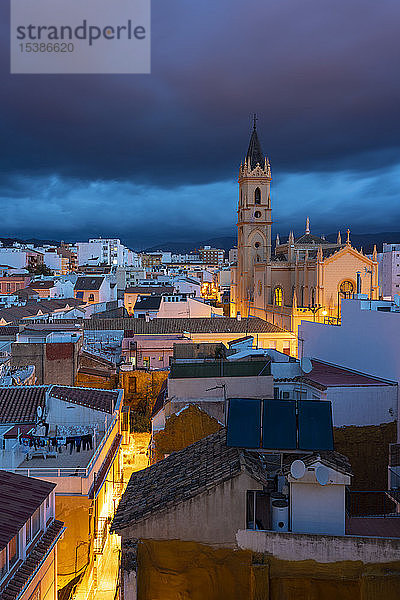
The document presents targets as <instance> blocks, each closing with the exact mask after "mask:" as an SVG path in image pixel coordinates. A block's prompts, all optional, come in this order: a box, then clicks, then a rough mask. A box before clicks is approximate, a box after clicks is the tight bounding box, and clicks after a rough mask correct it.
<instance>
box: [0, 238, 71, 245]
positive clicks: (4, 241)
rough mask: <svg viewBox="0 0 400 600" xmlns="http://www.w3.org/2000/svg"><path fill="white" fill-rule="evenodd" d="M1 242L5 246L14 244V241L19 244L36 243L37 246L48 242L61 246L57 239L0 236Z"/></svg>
mask: <svg viewBox="0 0 400 600" xmlns="http://www.w3.org/2000/svg"><path fill="white" fill-rule="evenodd" d="M0 242H1V243H2V244H3V246H7V247H9V246H12V245H13V244H14V242H18V243H19V244H34V245H35V246H43V244H48V245H49V246H61V242H59V241H57V240H37V239H34V238H32V239H30V240H21V239H20V238H3V237H0Z"/></svg>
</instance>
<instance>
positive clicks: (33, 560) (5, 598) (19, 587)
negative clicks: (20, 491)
mask: <svg viewBox="0 0 400 600" xmlns="http://www.w3.org/2000/svg"><path fill="white" fill-rule="evenodd" d="M63 526H64V523H62V522H61V521H53V523H52V524H51V525H50V526H49V527H48V528H47V529H46V531H45V532H44V533H43V535H42V536H41V537H40V538H39V540H38V541H37V542H36V543H35V545H34V547H33V548H32V549H31V550H30V552H29V555H28V556H27V558H26V559H25V561H24V562H23V563H22V564H21V566H20V567H19V569H17V571H16V572H15V574H14V575H13V576H12V578H11V579H10V581H9V582H8V584H7V585H6V587H5V588H4V590H3V591H2V592H1V593H0V598H1V600H16V598H18V597H19V596H20V594H21V592H23V591H24V588H26V586H27V585H28V584H29V583H30V579H31V578H32V577H33V576H34V574H35V571H37V569H38V567H39V566H40V565H41V564H42V563H43V561H44V559H45V558H46V557H47V554H48V552H49V551H50V550H51V548H52V547H53V545H54V544H55V543H56V542H57V540H58V538H59V537H60V535H61V533H62V531H63Z"/></svg>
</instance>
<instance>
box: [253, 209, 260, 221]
mask: <svg viewBox="0 0 400 600" xmlns="http://www.w3.org/2000/svg"><path fill="white" fill-rule="evenodd" d="M254 216H255V218H256V219H259V218H260V217H261V213H260V211H259V210H256V212H255V213H254Z"/></svg>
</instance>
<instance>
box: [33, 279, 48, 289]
mask: <svg viewBox="0 0 400 600" xmlns="http://www.w3.org/2000/svg"><path fill="white" fill-rule="evenodd" d="M28 287H30V288H32V289H33V290H50V289H51V288H53V287H54V281H53V280H48V279H45V280H44V281H41V280H38V281H31V282H30V284H29V286H28Z"/></svg>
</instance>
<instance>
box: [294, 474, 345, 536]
mask: <svg viewBox="0 0 400 600" xmlns="http://www.w3.org/2000/svg"><path fill="white" fill-rule="evenodd" d="M290 491H291V494H290V506H291V529H292V531H293V532H294V533H329V534H331V535H344V533H345V487H344V486H343V485H325V486H321V485H319V484H318V483H316V484H307V483H300V482H296V483H295V484H292V485H291V486H290Z"/></svg>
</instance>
